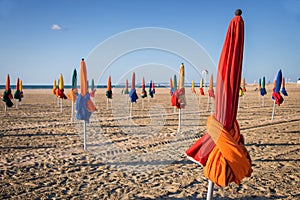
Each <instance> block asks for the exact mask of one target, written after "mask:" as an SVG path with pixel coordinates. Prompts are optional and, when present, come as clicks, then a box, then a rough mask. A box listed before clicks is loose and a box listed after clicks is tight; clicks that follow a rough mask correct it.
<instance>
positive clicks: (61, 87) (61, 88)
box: [57, 74, 67, 99]
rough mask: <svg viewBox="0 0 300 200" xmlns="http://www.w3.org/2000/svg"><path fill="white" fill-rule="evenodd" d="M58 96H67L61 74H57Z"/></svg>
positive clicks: (63, 97)
mask: <svg viewBox="0 0 300 200" xmlns="http://www.w3.org/2000/svg"><path fill="white" fill-rule="evenodd" d="M57 91H58V92H57V93H58V96H59V98H61V99H67V96H66V95H65V93H64V91H65V89H64V79H63V76H62V74H60V75H59V83H58V90H57Z"/></svg>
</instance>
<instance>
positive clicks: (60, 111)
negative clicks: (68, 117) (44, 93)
mask: <svg viewBox="0 0 300 200" xmlns="http://www.w3.org/2000/svg"><path fill="white" fill-rule="evenodd" d="M60 112H61V113H62V98H60Z"/></svg>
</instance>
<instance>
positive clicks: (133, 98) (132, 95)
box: [129, 72, 139, 103]
mask: <svg viewBox="0 0 300 200" xmlns="http://www.w3.org/2000/svg"><path fill="white" fill-rule="evenodd" d="M129 98H130V102H131V103H136V100H137V99H138V98H139V97H138V95H137V94H136V89H135V73H134V72H133V73H132V79H131V90H130V92H129Z"/></svg>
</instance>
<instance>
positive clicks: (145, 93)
mask: <svg viewBox="0 0 300 200" xmlns="http://www.w3.org/2000/svg"><path fill="white" fill-rule="evenodd" d="M146 97H147V91H146V89H145V78H144V77H143V78H142V91H141V98H142V99H143V98H146Z"/></svg>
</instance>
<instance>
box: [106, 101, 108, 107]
mask: <svg viewBox="0 0 300 200" xmlns="http://www.w3.org/2000/svg"><path fill="white" fill-rule="evenodd" d="M106 110H108V98H106Z"/></svg>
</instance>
